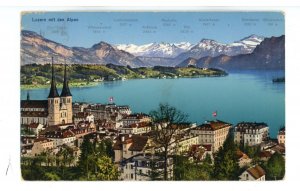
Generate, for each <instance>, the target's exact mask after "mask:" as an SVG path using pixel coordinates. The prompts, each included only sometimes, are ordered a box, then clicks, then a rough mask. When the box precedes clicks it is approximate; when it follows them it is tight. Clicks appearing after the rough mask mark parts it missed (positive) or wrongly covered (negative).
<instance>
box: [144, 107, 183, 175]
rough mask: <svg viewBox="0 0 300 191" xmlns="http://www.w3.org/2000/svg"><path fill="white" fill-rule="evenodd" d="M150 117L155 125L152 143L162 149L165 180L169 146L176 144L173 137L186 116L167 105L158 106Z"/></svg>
mask: <svg viewBox="0 0 300 191" xmlns="http://www.w3.org/2000/svg"><path fill="white" fill-rule="evenodd" d="M150 116H151V117H152V120H153V122H154V123H155V126H154V129H153V133H154V141H155V142H156V143H157V144H158V145H159V146H160V147H162V148H163V150H162V154H163V157H164V180H167V178H168V177H167V175H168V163H167V162H168V155H169V150H170V145H171V144H173V143H175V142H176V140H175V139H176V138H175V136H174V135H175V134H176V132H177V130H178V129H179V125H180V124H182V123H186V120H187V115H186V114H184V113H182V112H181V111H179V110H177V109H176V108H175V107H173V106H170V105H169V104H159V108H158V109H157V110H153V111H151V112H150Z"/></svg>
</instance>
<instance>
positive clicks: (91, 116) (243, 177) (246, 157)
mask: <svg viewBox="0 0 300 191" xmlns="http://www.w3.org/2000/svg"><path fill="white" fill-rule="evenodd" d="M62 85H63V88H62V92H61V93H60V94H59V93H58V91H57V88H56V78H55V71H54V67H53V64H52V75H51V87H50V91H49V96H48V98H47V99H45V100H31V99H30V95H29V94H28V95H27V99H26V100H21V149H20V151H21V160H22V161H21V165H22V176H23V179H26V180H33V179H35V180H130V181H147V180H240V181H248V180H259V181H265V180H278V179H283V178H284V163H285V162H284V160H285V128H284V127H282V128H281V129H280V130H279V131H278V136H277V138H271V137H270V136H269V127H268V124H266V123H264V122H260V123H257V122H244V121H241V122H239V123H237V124H231V122H228V121H222V120H219V119H217V113H216V112H214V113H213V116H214V120H211V121H204V122H203V123H202V124H194V123H189V122H188V121H187V120H186V118H185V116H184V114H182V113H181V112H180V111H179V110H178V109H176V108H174V107H172V106H170V105H167V104H165V105H164V104H161V105H160V106H159V107H158V109H157V110H156V111H153V112H150V113H149V114H145V113H133V112H132V111H131V109H130V106H127V105H125V106H124V105H116V104H115V103H114V102H113V98H110V102H109V103H105V104H100V103H83V102H80V103H79V102H73V100H72V93H71V91H70V89H69V85H68V77H67V69H66V66H65V68H64V77H63V82H62ZM162 111H164V112H162ZM278 166H279V167H278ZM274 168H276V169H274Z"/></svg>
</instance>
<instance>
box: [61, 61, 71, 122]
mask: <svg viewBox="0 0 300 191" xmlns="http://www.w3.org/2000/svg"><path fill="white" fill-rule="evenodd" d="M60 97H61V103H62V105H61V109H62V110H61V117H62V118H63V119H61V123H72V122H73V118H72V117H73V108H72V94H71V91H70V89H69V83H68V80H67V64H66V60H65V72H64V83H63V89H62V91H61V94H60Z"/></svg>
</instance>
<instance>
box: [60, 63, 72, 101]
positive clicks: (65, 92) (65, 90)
mask: <svg viewBox="0 0 300 191" xmlns="http://www.w3.org/2000/svg"><path fill="white" fill-rule="evenodd" d="M60 96H61V97H67V96H72V94H71V91H70V89H69V84H68V80H67V65H66V64H65V72H64V84H63V89H62V91H61V94H60Z"/></svg>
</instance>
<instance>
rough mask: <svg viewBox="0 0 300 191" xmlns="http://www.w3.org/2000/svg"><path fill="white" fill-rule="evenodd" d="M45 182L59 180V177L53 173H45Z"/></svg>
mask: <svg viewBox="0 0 300 191" xmlns="http://www.w3.org/2000/svg"><path fill="white" fill-rule="evenodd" d="M45 180H60V177H59V176H58V175H57V174H56V173H54V172H46V173H45Z"/></svg>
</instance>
